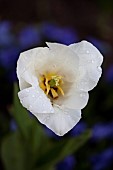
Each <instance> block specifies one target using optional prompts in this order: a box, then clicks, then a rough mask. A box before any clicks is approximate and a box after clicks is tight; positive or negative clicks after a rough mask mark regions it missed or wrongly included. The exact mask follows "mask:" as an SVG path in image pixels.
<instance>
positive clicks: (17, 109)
mask: <svg viewBox="0 0 113 170" xmlns="http://www.w3.org/2000/svg"><path fill="white" fill-rule="evenodd" d="M18 91H19V88H18V85H17V84H16V83H15V84H14V97H13V108H12V110H11V111H12V116H13V117H14V119H15V120H16V122H17V125H18V127H19V128H20V130H21V132H22V133H23V135H24V136H25V137H28V128H29V126H30V125H31V119H30V115H29V114H28V112H27V110H26V109H25V108H24V107H22V105H21V103H20V101H19V98H18Z"/></svg>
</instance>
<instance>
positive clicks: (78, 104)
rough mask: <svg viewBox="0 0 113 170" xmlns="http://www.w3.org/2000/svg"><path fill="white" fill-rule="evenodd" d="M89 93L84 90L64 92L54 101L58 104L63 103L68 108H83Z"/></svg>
mask: <svg viewBox="0 0 113 170" xmlns="http://www.w3.org/2000/svg"><path fill="white" fill-rule="evenodd" d="M88 99H89V94H88V92H84V91H73V93H70V94H69V93H68V94H65V95H64V96H61V97H59V98H58V99H57V100H55V101H54V103H56V104H58V105H64V106H65V107H67V108H70V109H76V110H79V109H83V108H84V107H85V106H86V105H87V102H88Z"/></svg>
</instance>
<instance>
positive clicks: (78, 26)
mask: <svg viewBox="0 0 113 170" xmlns="http://www.w3.org/2000/svg"><path fill="white" fill-rule="evenodd" d="M83 39H85V40H88V41H90V42H91V43H92V44H94V45H95V46H96V47H97V48H98V49H99V50H100V52H101V53H102V54H103V56H104V63H103V65H102V68H103V74H102V78H101V79H100V81H99V83H98V86H97V87H96V88H95V89H94V90H92V91H91V92H90V100H89V103H88V105H87V106H86V107H85V108H84V109H83V110H82V112H83V114H82V119H81V121H80V122H79V123H78V124H77V125H76V126H75V127H74V128H73V130H71V131H70V132H69V133H68V134H66V135H65V136H64V137H57V136H56V135H55V134H54V133H53V132H52V131H50V130H49V129H47V128H46V127H45V126H43V125H41V124H38V121H37V120H36V118H35V117H34V116H32V115H31V114H30V113H27V111H26V110H24V108H23V107H22V106H21V105H20V103H19V101H18V98H17V91H18V86H17V84H18V80H17V77H16V62H17V59H18V57H19V54H20V52H22V51H25V50H27V49H30V48H34V47H37V46H45V42H46V41H50V42H59V43H63V44H66V45H68V44H71V43H74V42H79V41H81V40H83ZM26 169H27V170H75V169H76V170H112V169H113V1H112V0H107V1H106V0H79V1H77V0H33V1H32V0H17V1H15V0H10V1H8V0H0V170H26Z"/></svg>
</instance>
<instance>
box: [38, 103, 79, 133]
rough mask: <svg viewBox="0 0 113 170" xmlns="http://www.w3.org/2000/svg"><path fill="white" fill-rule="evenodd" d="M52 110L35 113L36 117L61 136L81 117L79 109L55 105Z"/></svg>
mask: <svg viewBox="0 0 113 170" xmlns="http://www.w3.org/2000/svg"><path fill="white" fill-rule="evenodd" d="M54 110H55V112H54V113H50V114H48V113H43V114H37V116H36V117H37V118H38V120H39V121H40V122H41V123H42V124H45V125H46V126H47V127H48V128H49V129H51V130H52V131H53V132H54V133H55V134H57V135H59V136H63V135H64V134H66V133H67V132H68V131H69V130H71V129H72V128H73V127H74V126H75V125H76V124H77V123H78V122H79V120H80V118H81V111H80V110H73V109H67V108H61V107H57V106H55V105H54Z"/></svg>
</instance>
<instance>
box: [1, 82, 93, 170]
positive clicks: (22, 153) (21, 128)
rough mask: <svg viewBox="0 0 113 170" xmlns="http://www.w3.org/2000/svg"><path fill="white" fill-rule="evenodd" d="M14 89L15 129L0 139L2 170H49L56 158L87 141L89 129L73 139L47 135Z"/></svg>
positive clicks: (63, 156)
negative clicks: (0, 142) (3, 168)
mask: <svg viewBox="0 0 113 170" xmlns="http://www.w3.org/2000/svg"><path fill="white" fill-rule="evenodd" d="M14 89H15V90H14V107H13V108H12V112H13V114H12V116H13V117H14V119H15V120H16V122H17V125H18V129H17V130H16V131H15V132H13V133H11V134H9V135H8V136H6V137H5V138H4V140H3V142H2V159H3V163H4V166H5V168H6V170H25V169H27V170H45V169H47V170H53V169H54V166H55V165H56V164H57V163H58V162H59V161H61V160H63V159H64V158H65V157H66V156H68V155H70V154H73V153H75V152H76V151H77V150H78V149H80V147H81V146H83V145H84V144H85V143H86V142H87V140H88V139H89V137H90V135H91V133H90V131H86V132H85V133H83V134H82V135H80V136H78V137H73V138H71V137H70V138H67V137H62V139H61V140H53V139H51V138H49V137H48V136H47V135H46V134H45V133H44V130H43V127H42V125H40V124H39V123H38V121H37V120H36V119H35V118H34V117H33V116H30V115H29V114H28V113H27V111H26V110H25V109H24V108H23V107H22V105H21V104H20V102H19V99H18V97H17V92H18V87H17V85H16V84H15V86H14Z"/></svg>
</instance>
